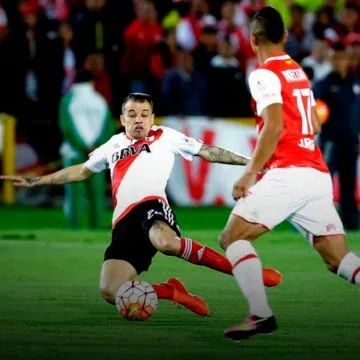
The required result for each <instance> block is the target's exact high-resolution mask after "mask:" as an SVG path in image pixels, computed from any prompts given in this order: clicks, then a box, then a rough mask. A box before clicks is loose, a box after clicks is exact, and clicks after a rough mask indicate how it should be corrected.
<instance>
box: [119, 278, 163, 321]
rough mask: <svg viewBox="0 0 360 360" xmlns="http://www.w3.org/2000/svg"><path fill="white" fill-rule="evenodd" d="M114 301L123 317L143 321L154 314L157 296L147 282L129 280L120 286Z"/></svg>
mask: <svg viewBox="0 0 360 360" xmlns="http://www.w3.org/2000/svg"><path fill="white" fill-rule="evenodd" d="M115 303H116V307H117V309H118V310H119V313H120V315H121V316H122V317H124V318H125V319H127V320H140V321H144V320H147V319H149V318H150V317H151V316H152V315H154V313H155V311H156V308H157V303H158V298H157V295H156V292H155V290H154V288H153V287H152V286H151V285H150V284H149V283H147V282H145V281H142V280H131V281H127V282H126V283H125V284H123V285H122V286H121V287H120V289H119V290H118V292H117V293H116V298H115Z"/></svg>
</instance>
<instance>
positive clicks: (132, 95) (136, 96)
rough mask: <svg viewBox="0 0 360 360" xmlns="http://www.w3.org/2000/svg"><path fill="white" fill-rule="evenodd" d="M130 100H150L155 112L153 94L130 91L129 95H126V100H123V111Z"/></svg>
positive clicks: (141, 101) (142, 101)
mask: <svg viewBox="0 0 360 360" xmlns="http://www.w3.org/2000/svg"><path fill="white" fill-rule="evenodd" d="M128 101H135V102H140V103H144V102H148V103H149V104H150V107H151V111H152V112H154V103H153V100H152V97H151V95H149V94H145V93H130V94H129V95H128V96H126V97H125V99H124V101H123V102H122V105H121V111H122V113H124V111H125V105H126V103H127V102H128Z"/></svg>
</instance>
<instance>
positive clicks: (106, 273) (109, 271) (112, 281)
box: [100, 259, 209, 315]
mask: <svg viewBox="0 0 360 360" xmlns="http://www.w3.org/2000/svg"><path fill="white" fill-rule="evenodd" d="M137 275H138V272H137V271H136V269H135V267H134V266H133V265H131V264H130V263H129V262H128V261H125V260H118V259H108V260H105V261H104V263H103V265H102V268H101V272H100V293H101V296H102V298H103V299H104V300H106V301H107V302H108V303H110V304H112V305H115V299H116V294H117V292H118V291H119V289H120V287H121V286H122V285H123V284H124V283H125V282H126V281H130V280H132V279H134V278H135V277H136V276H137ZM152 286H153V288H154V290H155V292H156V295H157V297H158V299H159V300H162V299H165V300H170V301H174V302H176V303H179V304H181V305H184V306H185V307H187V308H188V309H189V310H191V311H192V312H194V313H195V314H197V315H208V313H209V308H208V306H207V305H206V303H205V302H204V301H203V300H202V299H200V298H199V297H196V296H194V295H191V294H189V293H188V291H187V290H186V288H185V286H184V285H183V283H182V282H181V281H180V280H178V279H174V278H171V279H169V280H168V281H167V282H166V283H160V284H152Z"/></svg>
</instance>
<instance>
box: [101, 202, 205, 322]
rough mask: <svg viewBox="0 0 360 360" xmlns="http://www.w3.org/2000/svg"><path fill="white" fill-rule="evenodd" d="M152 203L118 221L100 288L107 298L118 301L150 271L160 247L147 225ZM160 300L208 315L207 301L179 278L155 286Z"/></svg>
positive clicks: (107, 252) (107, 250) (108, 250)
mask: <svg viewBox="0 0 360 360" xmlns="http://www.w3.org/2000/svg"><path fill="white" fill-rule="evenodd" d="M148 207H149V206H148V205H146V204H145V205H142V206H138V207H137V208H135V209H134V210H133V211H132V212H131V213H130V214H129V215H127V216H126V217H125V218H124V219H123V220H121V221H120V222H118V223H117V224H116V226H115V227H114V229H113V232H112V240H111V244H110V245H109V246H108V248H107V249H106V251H105V256H104V264H103V268H102V271H101V276H100V290H101V294H102V296H103V298H104V299H105V300H107V301H108V302H110V303H112V304H114V303H115V297H116V293H117V292H118V290H119V288H120V287H121V285H122V284H123V283H124V282H126V281H128V280H132V279H133V278H134V277H135V276H136V275H138V274H141V273H142V272H144V271H147V270H148V269H149V267H150V265H151V261H152V258H153V257H154V255H155V254H156V249H155V248H154V247H153V245H152V244H151V242H150V240H149V236H148V230H147V232H145V229H146V228H144V227H143V226H139V224H143V223H144V217H145V218H146V215H147V210H148ZM153 287H154V289H155V291H156V293H157V296H158V298H159V299H166V300H171V301H173V302H176V303H179V304H181V305H183V306H185V307H187V308H188V309H189V310H191V311H192V312H194V313H196V314H198V315H207V314H208V312H209V309H208V306H207V304H206V303H205V301H204V300H202V299H200V298H198V297H197V296H195V295H192V294H190V293H188V292H187V290H186V289H185V287H184V285H183V284H182V283H181V282H180V281H179V280H176V279H169V281H168V282H166V283H161V284H154V285H153Z"/></svg>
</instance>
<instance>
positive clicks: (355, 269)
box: [289, 174, 360, 285]
mask: <svg viewBox="0 0 360 360" xmlns="http://www.w3.org/2000/svg"><path fill="white" fill-rule="evenodd" d="M312 181H313V182H312V185H313V188H314V194H315V198H314V200H312V201H310V202H309V203H307V204H306V205H305V206H304V207H302V208H301V209H300V210H298V211H297V212H295V213H294V214H293V215H292V216H291V218H290V219H289V220H290V222H291V223H293V224H294V225H295V227H297V228H298V229H299V230H300V232H301V233H302V234H303V235H304V236H305V237H306V238H307V239H308V240H309V242H310V244H312V245H313V246H314V248H315V249H316V250H317V251H318V252H319V254H320V256H321V257H322V259H323V260H324V262H325V264H326V265H327V267H328V269H329V270H330V271H332V272H334V273H336V274H338V275H339V276H341V277H343V278H345V279H347V280H348V281H349V282H351V283H354V284H356V285H360V258H359V257H358V256H356V255H355V254H354V253H353V252H350V251H349V249H348V246H347V243H346V240H345V233H344V229H343V225H342V223H341V220H340V217H339V215H338V213H337V211H336V209H335V206H334V203H333V201H332V184H331V178H330V176H327V175H326V174H319V175H318V176H317V177H315V176H313V178H312Z"/></svg>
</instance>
